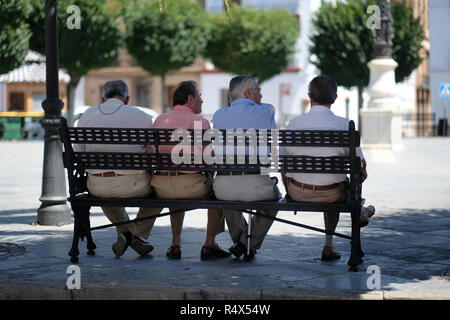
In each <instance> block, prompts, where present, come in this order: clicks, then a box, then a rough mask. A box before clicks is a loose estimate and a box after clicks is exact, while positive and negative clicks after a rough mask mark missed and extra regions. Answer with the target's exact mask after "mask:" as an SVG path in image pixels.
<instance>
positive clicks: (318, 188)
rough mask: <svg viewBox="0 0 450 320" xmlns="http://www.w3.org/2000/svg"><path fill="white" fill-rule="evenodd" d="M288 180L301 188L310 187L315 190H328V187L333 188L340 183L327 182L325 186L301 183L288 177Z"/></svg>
mask: <svg viewBox="0 0 450 320" xmlns="http://www.w3.org/2000/svg"><path fill="white" fill-rule="evenodd" d="M289 182H291V183H292V184H293V185H295V186H297V187H299V188H302V189H311V190H313V191H315V190H330V189H334V188H337V187H339V186H340V185H341V183H333V184H329V185H327V186H315V185H312V184H306V183H301V182H298V181H297V180H295V179H292V178H289Z"/></svg>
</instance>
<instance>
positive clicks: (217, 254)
mask: <svg viewBox="0 0 450 320" xmlns="http://www.w3.org/2000/svg"><path fill="white" fill-rule="evenodd" d="M230 255H231V253H229V252H227V251H225V250H222V249H221V248H220V247H219V246H216V247H215V248H213V247H207V246H203V247H202V251H201V252H200V258H201V259H202V260H208V259H215V258H227V257H229V256H230Z"/></svg>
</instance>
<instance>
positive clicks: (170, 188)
mask: <svg viewBox="0 0 450 320" xmlns="http://www.w3.org/2000/svg"><path fill="white" fill-rule="evenodd" d="M151 186H152V187H153V188H154V189H155V191H156V197H157V198H160V199H203V198H208V197H210V196H211V195H212V187H211V184H210V183H209V182H208V179H206V177H205V176H204V175H203V174H201V173H192V174H180V175H176V176H163V175H153V176H152V179H151ZM182 209H183V208H170V210H171V211H172V210H182ZM183 221H184V212H179V213H175V214H172V215H170V223H171V225H172V235H173V236H179V235H180V234H181V230H182V228H183ZM224 229H225V226H224V222H223V215H222V210H220V209H208V222H207V226H206V233H207V236H211V237H215V236H216V235H217V234H219V233H221V232H223V231H224Z"/></svg>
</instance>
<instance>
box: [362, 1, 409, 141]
mask: <svg viewBox="0 0 450 320" xmlns="http://www.w3.org/2000/svg"><path fill="white" fill-rule="evenodd" d="M377 6H378V7H379V8H380V13H381V16H380V25H379V28H375V29H374V38H375V42H374V47H373V57H374V58H373V60H371V61H370V62H369V63H368V66H369V69H370V82H369V88H368V93H369V95H370V100H369V103H368V105H367V109H364V110H361V122H362V132H361V137H362V144H363V146H364V147H365V148H382V149H391V150H392V149H396V148H401V146H402V145H401V125H402V122H401V116H400V114H399V112H398V109H399V99H398V97H397V89H396V83H395V68H397V66H398V64H397V62H395V61H394V60H393V59H392V34H393V27H392V18H391V7H390V1H389V0H388V1H385V0H377Z"/></svg>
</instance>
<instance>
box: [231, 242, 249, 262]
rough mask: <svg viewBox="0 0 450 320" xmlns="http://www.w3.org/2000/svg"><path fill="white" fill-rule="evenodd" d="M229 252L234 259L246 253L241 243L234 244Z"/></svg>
mask: <svg viewBox="0 0 450 320" xmlns="http://www.w3.org/2000/svg"><path fill="white" fill-rule="evenodd" d="M228 250H230V252H231V253H232V254H233V255H234V256H235V257H236V258H238V259H239V258H240V257H241V256H242V255H243V254H244V253H245V252H246V251H247V248H246V247H245V246H244V245H243V244H242V243H241V242H236V243H235V244H234V245H233V246H232V247H231V248H230V249H228Z"/></svg>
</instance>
